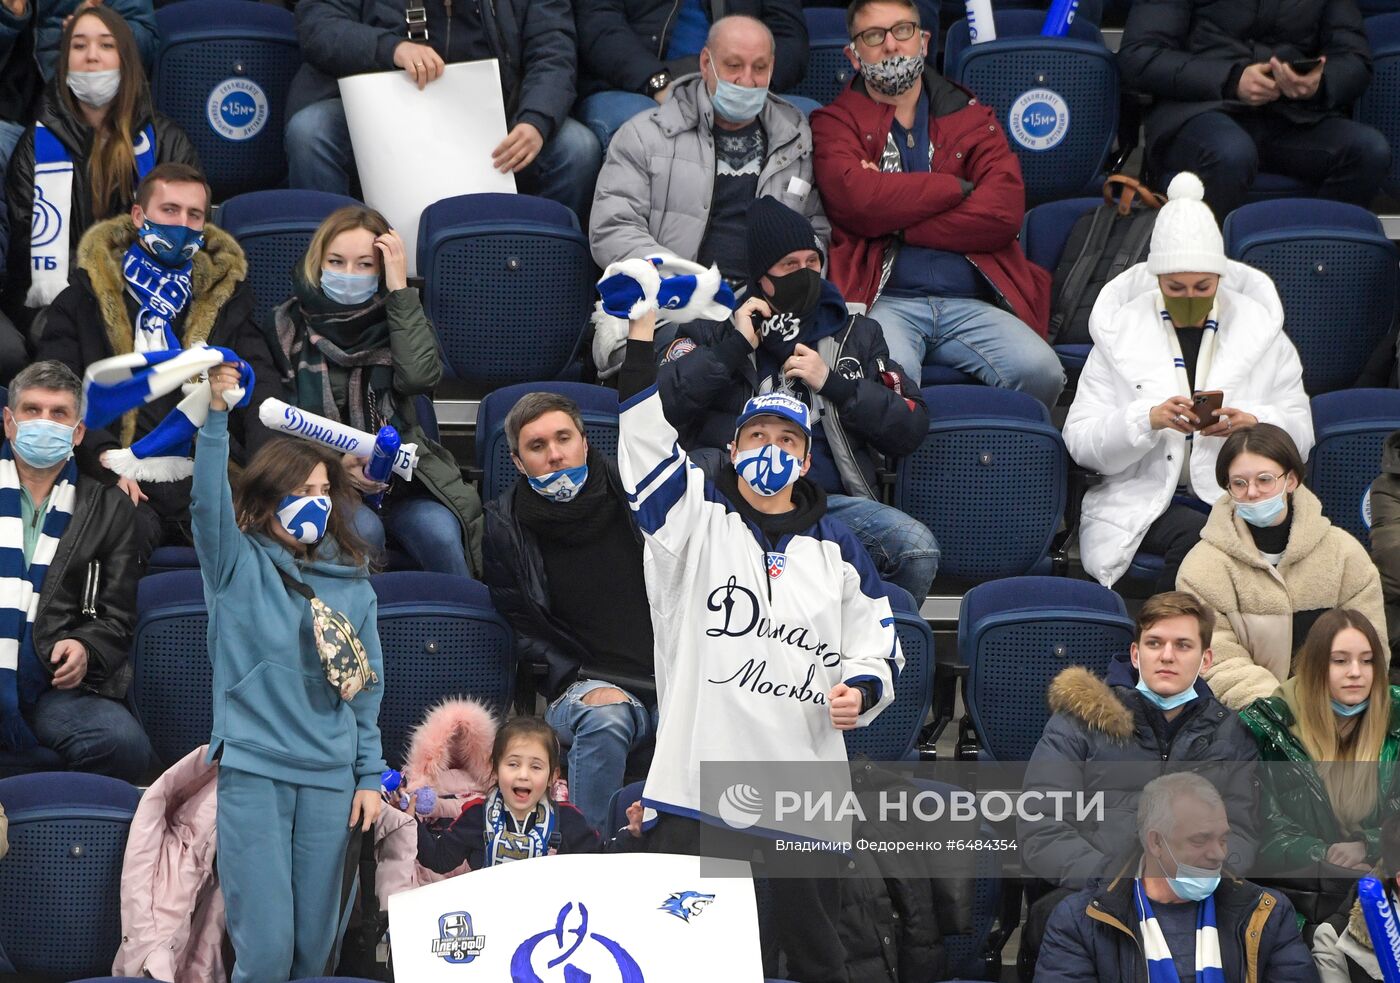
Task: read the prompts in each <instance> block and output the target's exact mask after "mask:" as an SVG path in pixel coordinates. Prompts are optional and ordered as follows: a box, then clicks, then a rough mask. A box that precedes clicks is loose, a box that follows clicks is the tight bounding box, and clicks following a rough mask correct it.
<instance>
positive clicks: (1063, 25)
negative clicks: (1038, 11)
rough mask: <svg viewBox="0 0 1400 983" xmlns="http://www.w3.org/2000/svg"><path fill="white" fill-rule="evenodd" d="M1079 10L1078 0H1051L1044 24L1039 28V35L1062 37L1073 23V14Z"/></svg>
mask: <svg viewBox="0 0 1400 983" xmlns="http://www.w3.org/2000/svg"><path fill="white" fill-rule="evenodd" d="M1078 10H1079V0H1051V3H1050V10H1049V11H1048V12H1047V13H1046V14H1045V24H1044V26H1042V27H1041V29H1040V35H1041V37H1047V38H1062V37H1064V36H1065V35H1066V34H1068V33H1069V26H1070V25H1071V24H1073V23H1074V15H1075V13H1076V12H1078Z"/></svg>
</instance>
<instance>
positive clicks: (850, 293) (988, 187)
mask: <svg viewBox="0 0 1400 983" xmlns="http://www.w3.org/2000/svg"><path fill="white" fill-rule="evenodd" d="M924 91H925V92H927V93H928V98H929V135H930V138H931V139H932V141H933V145H934V154H933V171H932V173H930V174H922V173H919V174H886V173H882V172H878V171H872V170H870V169H869V168H866V167H862V166H861V164H862V162H865V161H869V162H870V163H873V164H875V165H876V166H877V167H878V166H879V163H880V158H881V156H882V155H883V154H884V151H885V141H886V140H887V139H888V137H889V133H890V124H891V123H892V122H893V120H894V107H893V106H890V105H887V104H885V103H880V102H876V101H875V100H873V99H871V98H870V97H869V96H868V95H866V93H865V80H864V79H862V78H860V77H859V76H857V78H856V79H855V81H854V82H852V83H851V85H849V86H847V88H846V90H845V91H844V92H842V93H841V95H840V96H839V97H837V99H836V101H835V102H833V103H832V104H831V105H830V106H827V107H825V108H824V109H820V110H818V111H817V112H815V113H814V114H813V115H812V137H813V140H812V143H813V147H814V161H813V164H814V170H815V172H816V178H817V187H818V188H819V189H820V190H821V195H822V203H823V205H824V206H825V208H826V214H827V217H828V218H829V219H830V220H831V231H832V235H831V255H830V262H831V271H830V279H831V280H832V281H833V282H835V284H836V285H837V287H839V288H840V290H841V292H842V293H843V294H844V295H845V296H846V299H847V300H849V301H852V302H854V303H862V304H871V303H874V301H875V295H876V293H877V292H878V291H879V289H880V268H881V264H882V261H883V258H884V254H885V248H886V247H887V246H888V245H889V243H890V241H891V239H892V238H893V237H895V236H900V237H902V239H903V241H904V242H907V243H909V244H910V245H915V246H924V247H926V248H929V249H946V250H949V251H951V252H959V253H962V254H964V255H965V256H967V258H968V259H969V260H970V261H971V262H972V263H973V265H975V266H976V267H977V268H978V269H979V270H980V271H981V272H982V274H983V275H984V276H986V277H987V279H988V280H989V281H991V284H992V286H993V287H995V288H996V291H997V293H998V294H999V295H1000V300H1001V301H1002V306H1003V307H1006V308H1008V309H1009V310H1010V311H1011V312H1012V313H1014V314H1015V315H1016V316H1017V317H1019V318H1020V319H1021V320H1022V321H1025V322H1026V323H1027V324H1029V325H1030V326H1031V327H1032V328H1034V329H1035V330H1036V332H1037V333H1038V334H1040V336H1041V337H1042V338H1043V337H1045V335H1046V329H1047V327H1048V322H1049V318H1050V274H1049V273H1047V272H1046V271H1045V270H1042V269H1041V268H1040V267H1038V266H1036V265H1035V264H1034V263H1032V262H1031V261H1030V260H1028V259H1026V256H1025V254H1024V253H1023V252H1021V246H1020V244H1019V243H1017V241H1016V237H1017V236H1018V235H1019V234H1020V232H1021V219H1022V218H1023V217H1024V215H1025V209H1026V194H1025V186H1024V184H1023V183H1022V181H1021V165H1020V162H1019V161H1018V160H1017V159H1016V155H1015V154H1014V153H1012V152H1011V148H1010V147H1009V146H1007V143H1006V135H1005V134H1004V133H1003V132H1002V129H1001V127H1000V126H999V125H998V124H997V120H996V114H995V113H994V112H993V111H992V110H991V109H990V108H988V107H987V106H984V105H982V104H981V103H979V102H978V101H977V99H976V98H975V97H974V96H972V95H971V94H970V93H968V92H967V91H966V90H965V89H962V88H960V87H958V86H956V85H954V84H953V83H952V82H949V81H948V80H947V79H945V78H943V77H942V76H941V75H939V74H937V73H936V72H934V71H933V70H932V69H927V70H925V72H924ZM964 181H966V182H970V183H971V184H972V191H971V192H970V193H969V194H968V195H967V196H966V197H964V195H963V182H964Z"/></svg>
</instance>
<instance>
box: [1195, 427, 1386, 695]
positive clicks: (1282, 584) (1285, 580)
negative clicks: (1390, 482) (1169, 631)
mask: <svg viewBox="0 0 1400 983" xmlns="http://www.w3.org/2000/svg"><path fill="white" fill-rule="evenodd" d="M1302 475H1303V457H1302V455H1301V454H1299V453H1298V447H1297V445H1296V444H1294V443H1293V438H1292V437H1290V436H1288V434H1287V433H1286V432H1285V431H1284V430H1283V429H1281V428H1280V427H1275V426H1271V425H1270V424H1267V423H1261V424H1258V425H1257V426H1254V427H1249V428H1247V429H1243V430H1238V431H1237V432H1235V433H1234V434H1232V435H1231V436H1230V437H1228V438H1227V439H1226V440H1225V445H1224V446H1223V447H1221V449H1220V455H1219V456H1218V457H1217V458H1216V461H1215V476H1216V480H1217V481H1218V482H1219V483H1220V484H1221V486H1222V487H1224V488H1226V489H1227V494H1226V495H1224V496H1222V497H1221V499H1220V501H1218V502H1216V503H1215V507H1214V508H1213V509H1211V512H1210V518H1209V519H1207V520H1206V526H1205V529H1204V530H1203V531H1202V532H1201V541H1200V543H1198V544H1197V545H1196V547H1195V548H1194V549H1193V550H1191V552H1190V553H1188V554H1187V556H1186V559H1185V560H1184V561H1183V562H1182V564H1181V572H1180V574H1179V575H1178V576H1177V586H1178V588H1179V589H1181V590H1184V591H1190V592H1191V593H1192V594H1195V595H1196V596H1197V597H1199V598H1200V599H1201V600H1202V601H1203V602H1205V603H1206V604H1208V605H1209V606H1210V607H1212V608H1214V609H1215V611H1216V618H1215V634H1214V636H1213V637H1212V639H1211V650H1212V651H1213V652H1214V654H1215V658H1214V661H1213V662H1212V664H1211V667H1210V669H1209V670H1207V671H1206V672H1205V678H1206V682H1207V683H1209V684H1210V688H1211V690H1212V691H1213V692H1214V693H1215V696H1216V699H1218V700H1219V701H1220V702H1221V703H1223V704H1225V705H1226V706H1227V707H1230V708H1231V709H1234V710H1243V709H1244V708H1245V707H1247V706H1249V704H1250V703H1252V702H1254V701H1255V700H1257V699H1260V698H1261V697H1265V696H1272V695H1273V694H1274V692H1275V691H1277V690H1278V688H1279V684H1280V683H1283V682H1284V681H1285V680H1287V679H1288V678H1289V676H1290V675H1292V666H1293V657H1294V653H1295V652H1296V651H1297V650H1298V649H1299V648H1300V647H1301V646H1302V644H1303V639H1304V638H1306V637H1307V634H1308V630H1309V629H1310V628H1311V627H1312V625H1313V622H1315V621H1316V620H1317V619H1318V617H1319V616H1321V615H1322V614H1323V613H1324V612H1326V611H1327V610H1329V609H1331V608H1352V609H1354V610H1356V611H1359V612H1361V613H1362V614H1363V615H1365V616H1366V617H1367V618H1368V619H1369V620H1370V622H1371V624H1373V625H1375V626H1376V629H1377V630H1378V631H1380V632H1381V634H1382V635H1384V634H1385V602H1384V599H1383V598H1382V596H1381V579H1380V574H1378V573H1377V572H1376V567H1375V564H1373V563H1372V562H1371V558H1370V557H1369V556H1368V555H1367V554H1366V550H1365V549H1364V548H1363V547H1362V546H1361V544H1360V543H1358V542H1357V541H1356V540H1355V539H1354V538H1352V536H1351V534H1350V533H1348V532H1346V530H1344V529H1339V528H1338V527H1336V526H1334V525H1332V523H1331V522H1329V521H1328V520H1327V519H1326V518H1325V517H1324V516H1323V514H1322V503H1320V502H1319V501H1318V500H1317V496H1316V495H1314V494H1313V493H1312V492H1310V491H1308V489H1307V488H1305V487H1304V486H1303V482H1302ZM1383 656H1384V653H1382V658H1381V660H1380V664H1382V665H1383V664H1384V662H1385V659H1384V657H1383Z"/></svg>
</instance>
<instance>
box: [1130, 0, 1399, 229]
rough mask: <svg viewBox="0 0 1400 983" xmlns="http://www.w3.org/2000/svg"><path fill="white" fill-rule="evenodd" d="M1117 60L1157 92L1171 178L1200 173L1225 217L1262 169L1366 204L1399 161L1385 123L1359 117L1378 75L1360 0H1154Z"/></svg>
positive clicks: (1152, 137) (1157, 164) (1152, 138)
mask: <svg viewBox="0 0 1400 983" xmlns="http://www.w3.org/2000/svg"><path fill="white" fill-rule="evenodd" d="M1118 67H1119V68H1120V69H1121V70H1122V73H1123V85H1124V87H1125V88H1128V89H1134V90H1136V91H1139V92H1143V93H1146V94H1147V95H1150V96H1152V97H1153V98H1154V100H1155V102H1154V105H1153V107H1152V109H1151V110H1150V111H1149V112H1148V114H1147V120H1146V124H1147V153H1148V158H1149V160H1150V162H1151V164H1152V167H1153V169H1154V170H1156V171H1158V172H1160V173H1161V174H1162V175H1163V179H1162V180H1160V186H1161V187H1165V186H1166V183H1167V182H1166V180H1165V178H1167V177H1170V175H1172V174H1175V173H1176V172H1178V171H1192V172H1194V173H1195V174H1198V175H1200V178H1201V180H1202V181H1203V182H1204V183H1205V186H1206V203H1207V204H1209V205H1210V207H1211V209H1212V210H1214V212H1215V215H1216V217H1217V218H1219V219H1221V220H1222V221H1223V220H1224V218H1225V216H1226V215H1228V214H1229V213H1230V211H1231V210H1232V209H1234V208H1235V207H1237V206H1238V205H1240V204H1242V203H1243V202H1244V198H1245V193H1246V192H1247V191H1248V190H1249V187H1250V185H1251V184H1253V183H1254V178H1255V176H1256V175H1257V174H1258V173H1259V172H1260V171H1265V172H1269V173H1274V174H1285V175H1287V176H1289V177H1293V178H1297V179H1299V180H1301V181H1303V182H1304V183H1306V184H1308V185H1310V186H1311V187H1312V189H1313V191H1312V193H1313V194H1316V195H1317V196H1319V197H1322V198H1334V199H1338V200H1340V201H1349V202H1354V203H1356V204H1360V205H1365V204H1366V203H1367V202H1368V201H1370V199H1371V198H1372V197H1373V196H1374V195H1375V193H1376V189H1377V187H1378V186H1379V183H1380V179H1381V178H1382V177H1383V176H1384V175H1385V173H1386V170H1387V168H1388V167H1389V165H1390V148H1389V146H1388V145H1387V144H1386V140H1385V137H1383V136H1382V135H1381V134H1380V133H1379V132H1378V131H1377V130H1374V129H1372V128H1371V127H1369V126H1365V125H1363V124H1361V123H1357V122H1355V121H1354V120H1352V119H1351V118H1350V116H1351V104H1352V103H1353V102H1355V101H1356V99H1357V98H1359V97H1360V95H1361V93H1362V92H1364V91H1365V90H1366V86H1367V85H1368V84H1369V83H1370V81H1371V50H1370V46H1369V44H1368V43H1367V41H1366V33H1365V30H1364V29H1363V27H1362V23H1361V14H1360V12H1359V11H1358V10H1357V6H1356V2H1355V0H1298V2H1295V3H1287V4H1278V3H1270V2H1265V0H1152V2H1146V3H1137V4H1135V5H1134V6H1133V8H1132V11H1131V12H1130V13H1129V14H1128V23H1127V27H1126V28H1125V29H1124V31H1123V43H1122V46H1121V47H1120V49H1119V52H1118Z"/></svg>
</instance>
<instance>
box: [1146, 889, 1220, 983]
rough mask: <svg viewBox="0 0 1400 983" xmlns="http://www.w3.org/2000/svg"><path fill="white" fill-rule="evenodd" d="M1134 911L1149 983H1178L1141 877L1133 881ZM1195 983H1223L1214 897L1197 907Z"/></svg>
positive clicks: (1174, 967)
mask: <svg viewBox="0 0 1400 983" xmlns="http://www.w3.org/2000/svg"><path fill="white" fill-rule="evenodd" d="M1133 908H1134V909H1135V910H1136V911H1137V917H1138V935H1139V936H1140V937H1141V938H1142V951H1143V955H1145V956H1146V957H1147V979H1148V983H1180V980H1181V977H1180V976H1179V975H1178V974H1177V971H1176V963H1175V962H1173V961H1172V953H1171V949H1169V948H1168V947H1167V939H1166V936H1165V935H1163V934H1162V927H1161V926H1160V925H1159V924H1157V916H1156V915H1154V914H1153V913H1152V903H1151V902H1150V901H1148V900H1147V892H1146V891H1145V890H1143V887H1142V878H1141V877H1139V878H1136V879H1134V881H1133ZM1196 983H1225V970H1224V969H1223V968H1222V967H1221V963H1220V934H1219V933H1218V932H1217V931H1216V929H1215V895H1213V894H1212V895H1210V896H1209V897H1207V898H1206V899H1205V900H1204V901H1202V902H1200V903H1199V904H1198V905H1197V906H1196Z"/></svg>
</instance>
